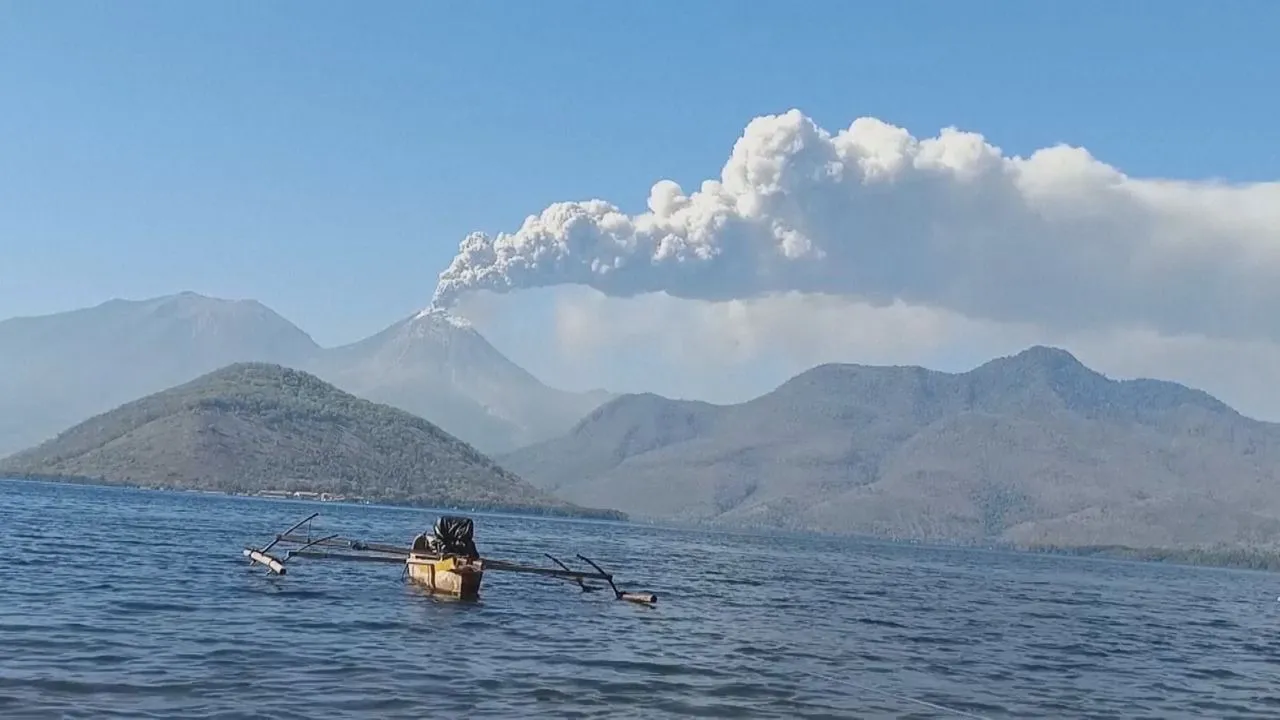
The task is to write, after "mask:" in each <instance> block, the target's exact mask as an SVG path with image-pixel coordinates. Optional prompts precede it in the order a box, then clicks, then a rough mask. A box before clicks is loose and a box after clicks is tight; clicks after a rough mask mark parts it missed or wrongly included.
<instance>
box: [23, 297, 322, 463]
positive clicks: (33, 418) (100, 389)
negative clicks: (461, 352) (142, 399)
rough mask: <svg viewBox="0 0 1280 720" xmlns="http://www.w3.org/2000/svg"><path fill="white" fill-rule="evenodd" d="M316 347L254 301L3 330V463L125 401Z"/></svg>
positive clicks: (210, 302) (194, 300)
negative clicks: (229, 368) (238, 365)
mask: <svg viewBox="0 0 1280 720" xmlns="http://www.w3.org/2000/svg"><path fill="white" fill-rule="evenodd" d="M319 350H320V348H319V347H318V346H317V345H316V344H315V342H313V341H312V339H311V337H310V336H308V335H307V334H306V333H305V332H303V331H302V330H299V329H298V328H297V327H296V326H294V325H293V324H292V323H290V322H289V321H288V320H285V319H284V318H282V317H280V316H279V315H277V314H276V313H275V312H273V311H271V310H270V309H269V308H267V307H265V306H263V305H262V304H261V303H259V302H257V301H254V300H221V299H215V298H208V297H204V296H202V295H197V294H196V293H190V292H187V293H180V294H177V295H169V296H166V297H160V298H152V299H149V300H111V301H109V302H106V303H103V304H101V305H97V306H95V307H91V308H85V309H81V310H74V311H71V312H65V313H58V314H55V315H45V316H40V317H21V318H13V319H10V320H5V321H2V322H0V456H2V455H4V454H6V453H8V452H12V451H13V450H16V449H18V448H19V447H23V446H26V445H30V444H33V443H36V442H39V441H41V440H45V439H47V438H48V437H50V436H52V435H53V433H55V432H57V431H58V430H61V429H62V428H65V427H67V426H69V425H71V424H73V423H76V422H79V421H81V420H84V419H85V418H87V417H89V416H91V415H94V414H96V413H100V412H103V411H105V410H107V409H110V408H112V407H115V406H116V405H119V404H121V403H123V402H126V401H128V400H131V399H133V398H137V397H139V396H141V395H145V394H147V393H151V392H155V391H157V390H161V389H163V388H166V387H170V386H172V385H176V384H178V383H181V382H186V381H188V380H191V379H193V378H195V377H197V376H199V375H201V374H203V373H207V372H210V371H212V370H214V369H216V368H219V367H222V366H224V365H227V364H230V363H233V362H236V361H239V360H265V361H270V362H278V363H283V364H290V365H294V364H300V363H303V362H306V361H308V360H309V359H310V358H311V357H313V356H314V354H315V353H317V352H318V351H319Z"/></svg>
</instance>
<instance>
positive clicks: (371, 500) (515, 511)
mask: <svg viewBox="0 0 1280 720" xmlns="http://www.w3.org/2000/svg"><path fill="white" fill-rule="evenodd" d="M0 480H17V481H23V482H38V483H49V484H53V485H88V486H93V487H112V488H127V489H130V490H145V491H148V492H184V493H194V494H197V495H221V496H223V497H246V498H255V499H259V500H286V501H290V502H318V503H331V504H337V505H378V506H383V507H398V508H424V509H431V510H443V511H448V512H459V513H466V512H473V513H503V514H509V515H520V516H526V517H536V518H541V517H546V518H570V519H575V520H596V521H606V522H630V521H631V519H630V517H629V516H628V515H627V514H626V513H624V512H622V511H620V510H607V509H598V508H581V509H580V510H569V509H563V508H556V507H541V506H531V505H519V504H515V505H513V504H506V503H484V502H476V503H449V502H431V501H428V500H425V499H424V500H419V499H416V498H397V497H364V496H359V497H355V496H352V497H344V496H338V497H333V498H329V499H325V498H324V497H322V496H323V495H325V494H326V493H320V492H315V493H312V492H310V491H299V492H305V494H304V495H294V494H293V491H283V490H274V489H273V490H261V491H257V492H233V491H227V490H205V489H201V488H187V487H176V486H163V485H139V484H136V483H132V482H123V481H116V480H109V479H106V478H95V477H87V476H82V475H44V474H39V473H25V474H13V475H7V476H4V477H0Z"/></svg>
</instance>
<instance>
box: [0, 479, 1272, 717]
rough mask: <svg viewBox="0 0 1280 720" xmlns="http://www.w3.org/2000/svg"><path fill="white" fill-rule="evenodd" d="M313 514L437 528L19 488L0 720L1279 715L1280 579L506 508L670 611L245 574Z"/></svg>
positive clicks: (1, 589)
mask: <svg viewBox="0 0 1280 720" xmlns="http://www.w3.org/2000/svg"><path fill="white" fill-rule="evenodd" d="M316 510H319V511H321V513H322V514H321V516H320V517H319V518H317V519H316V521H315V527H314V530H315V532H316V533H323V534H329V533H333V532H341V533H343V534H344V535H347V536H351V537H359V538H363V539H375V540H386V541H389V542H400V543H407V542H408V541H409V540H410V539H411V538H412V536H413V535H414V534H416V533H417V532H419V531H421V530H423V529H426V528H428V527H429V526H430V524H431V522H432V521H433V520H434V517H435V513H430V512H425V511H421V510H408V509H398V508H381V507H371V506H352V505H341V504H334V503H326V504H320V503H303V502H289V501H270V500H257V499H248V498H233V497H224V496H216V495H198V494H187V493H168V492H145V491H135V490H125V489H113V488H94V487H78V486H69V485H53V484H42V483H26V482H12V481H0V549H2V551H0V717H3V718H28V717H30V718H44V717H58V718H64V717H67V718H109V717H130V718H147V717H163V718H238V717H245V718H251V717H252V718H262V717H271V718H424V717H445V718H480V717H511V718H529V717H557V718H588V717H598V718H617V717H637V718H646V717H653V718H663V717H736V718H863V717H865V718H882V717H883V718H947V717H989V718H996V717H1008V718H1104V717H1105V718H1112V717H1114V718H1121V717H1123V718H1143V717H1149V718H1181V717H1211V718H1275V717H1280V603H1278V602H1277V596H1280V576H1276V575H1270V574H1265V573H1257V572H1247V571H1235V570H1222V569H1207V568H1184V567H1176V566H1168V565H1154V564H1141V563H1132V562H1120V561H1109V560H1095V559H1084V558H1058V557H1048V556H1028V555H1018V554H1011V553H996V552H984V551H975V550H963V549H948V548H929V547H919V546H908V545H894V544H889V543H875V542H865V541H851V540H835V539H822V538H809V537H800V538H796V537H761V536H752V535H734V534H717V533H710V532H690V531H673V530H664V529H656V528H650V527H645V526H637V525H626V524H611V523H597V522H579V521H565V520H547V519H525V518H515V517H505V516H490V515H476V516H475V518H476V520H477V523H476V525H477V527H476V532H477V543H478V544H479V546H480V548H481V551H482V552H483V553H485V554H488V555H492V556H498V557H505V558H510V559H515V560H526V561H530V562H544V560H543V558H542V556H541V553H542V552H543V551H548V552H551V553H553V554H557V555H559V556H561V557H573V555H574V553H575V552H581V553H583V554H584V555H587V556H589V557H592V558H593V559H595V560H597V562H600V563H602V564H603V565H604V566H605V567H606V568H607V569H609V570H611V571H613V572H614V573H615V574H616V575H617V577H618V580H619V584H620V585H621V586H622V587H624V588H627V589H642V590H651V591H654V592H657V593H658V595H659V601H658V604H657V605H656V606H655V607H652V608H648V607H643V606H637V605H632V604H630V603H624V602H618V601H614V600H612V599H611V598H609V597H605V596H604V595H605V594H604V593H590V594H584V593H582V592H580V591H579V590H578V589H577V588H576V587H575V586H573V585H570V584H568V583H564V582H560V581H555V580H549V579H545V578H538V577H533V576H524V575H510V574H500V573H490V574H487V575H486V576H485V581H484V582H485V585H484V592H483V597H482V599H481V600H480V601H479V602H475V603H464V602H457V601H448V600H441V599H433V598H432V597H431V596H428V595H425V594H424V593H422V592H421V591H419V590H417V589H416V588H415V587H414V586H413V585H411V584H409V583H407V582H406V581H404V580H403V579H402V578H401V568H400V567H398V566H396V565H384V564H365V563H351V562H337V561H318V560H307V559H296V560H295V561H293V563H292V564H291V566H290V567H291V570H290V574H288V575H287V576H285V577H269V576H266V575H264V574H263V572H262V570H261V569H251V568H250V567H249V566H248V565H247V561H246V560H245V559H244V558H243V557H242V556H241V554H240V550H241V548H242V547H243V545H244V544H246V543H251V544H260V543H261V542H264V538H266V539H269V538H270V537H272V536H273V534H274V533H275V532H277V531H279V530H283V529H284V528H285V527H287V526H288V525H290V524H292V523H293V522H294V521H296V520H298V519H301V518H302V517H305V516H306V515H308V514H310V513H311V512H314V511H316Z"/></svg>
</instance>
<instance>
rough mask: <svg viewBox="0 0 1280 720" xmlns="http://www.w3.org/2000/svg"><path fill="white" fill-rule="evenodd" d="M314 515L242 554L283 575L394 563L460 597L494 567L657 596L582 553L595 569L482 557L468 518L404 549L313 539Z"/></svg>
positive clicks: (586, 587)
mask: <svg viewBox="0 0 1280 720" xmlns="http://www.w3.org/2000/svg"><path fill="white" fill-rule="evenodd" d="M319 514H320V513H312V514H311V515H309V516H307V517H306V518H303V519H302V520H301V521H300V522H298V523H297V524H295V525H294V526H293V527H291V528H289V529H288V530H285V531H284V532H282V533H279V534H277V535H276V537H275V539H274V540H272V541H271V542H270V543H268V544H267V545H266V546H264V547H262V548H255V547H249V546H245V548H244V556H245V557H247V558H249V564H250V565H254V564H257V565H262V566H264V567H265V568H267V572H268V573H274V574H276V575H284V574H286V573H287V572H288V567H287V566H286V564H285V563H287V562H289V561H290V560H292V559H293V558H314V559H322V560H358V561H365V562H383V563H397V564H402V565H404V568H405V570H404V572H405V574H407V575H408V576H409V579H410V580H412V581H413V582H416V583H418V584H419V585H421V586H423V587H424V588H426V589H427V590H428V591H430V592H433V593H438V594H442V595H449V596H453V597H456V598H460V599H465V600H472V599H475V598H477V597H479V594H480V582H481V580H483V578H484V573H485V571H486V570H495V571H501V572H514V573H526V574H529V575H542V576H545V577H550V578H557V579H560V580H566V581H569V582H572V583H574V584H576V585H577V586H578V587H580V588H581V589H582V591H583V592H594V591H596V590H603V589H604V587H603V586H601V585H591V584H589V583H588V582H587V581H588V580H598V581H604V582H606V583H608V584H609V588H610V589H611V590H613V594H614V597H616V598H617V599H618V600H627V601H629V602H634V603H640V604H643V605H652V604H653V603H656V602H657V601H658V596H657V595H655V594H654V593H651V592H628V591H625V590H619V589H618V587H617V586H616V585H614V584H613V576H612V575H610V574H609V573H607V572H605V571H604V570H603V569H601V567H600V566H599V565H597V564H595V563H594V562H592V561H591V560H590V559H589V558H586V557H583V556H582V555H578V559H579V560H581V561H583V562H585V563H587V564H588V565H590V566H591V567H592V568H594V569H595V572H580V571H577V570H572V569H570V568H569V566H568V565H565V564H564V563H563V562H561V561H560V560H558V559H557V558H555V557H552V556H551V555H550V554H547V553H544V555H546V556H547V557H548V558H549V559H550V560H551V561H552V562H554V563H555V564H556V565H558V566H559V568H558V569H557V568H547V567H538V566H535V565H520V564H517V563H513V562H508V561H506V560H495V559H491V558H482V557H480V553H479V552H477V551H476V545H475V541H474V539H473V536H474V533H475V524H474V523H473V522H472V520H471V518H468V517H459V516H455V515H445V516H442V517H440V518H439V519H437V520H436V523H435V527H434V528H432V531H431V532H430V533H425V532H424V533H422V534H420V535H418V536H417V537H416V538H414V539H413V543H412V544H411V545H410V546H409V547H407V548H406V547H400V546H397V545H389V544H386V543H377V542H365V541H363V540H352V539H350V538H344V537H340V536H339V535H326V536H324V537H317V538H313V537H312V535H311V521H312V520H314V519H315V518H316V516H318V515H319ZM303 525H306V526H307V529H306V532H305V534H297V531H298V529H299V528H301V527H302V526H303ZM281 543H283V544H284V545H291V546H294V547H293V549H289V550H286V551H285V552H284V553H279V552H278V551H277V555H272V554H271V550H272V548H274V547H275V546H276V545H277V544H281Z"/></svg>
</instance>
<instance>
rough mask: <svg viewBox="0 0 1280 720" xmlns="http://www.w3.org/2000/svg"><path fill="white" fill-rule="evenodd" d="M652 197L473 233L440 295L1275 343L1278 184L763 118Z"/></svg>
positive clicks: (869, 121)
mask: <svg viewBox="0 0 1280 720" xmlns="http://www.w3.org/2000/svg"><path fill="white" fill-rule="evenodd" d="M648 208H649V209H648V211H647V212H644V213H641V214H639V215H634V216H631V215H627V214H626V213H623V212H622V211H621V210H619V209H618V207H617V206H615V205H613V204H611V203H609V202H606V201H604V200H588V201H585V202H561V203H556V204H554V205H551V206H550V207H548V208H546V209H545V210H543V211H542V212H541V213H540V214H538V215H533V216H530V217H529V218H527V219H526V220H525V222H524V224H523V225H522V226H521V227H520V229H519V230H517V231H515V232H514V233H510V234H507V233H500V234H498V235H497V236H496V237H490V236H488V235H485V234H483V233H472V234H470V235H468V236H467V237H466V238H465V239H464V240H463V241H462V242H461V244H460V246H459V251H458V255H457V256H456V257H455V258H454V260H453V262H452V263H451V264H450V265H449V267H448V269H446V270H445V271H444V272H442V273H441V274H440V282H439V285H438V286H437V288H436V293H435V298H434V300H433V303H432V304H433V306H434V307H437V308H448V307H450V306H452V305H453V304H454V303H455V302H456V301H457V299H458V298H459V296H461V295H462V294H464V293H467V292H469V291H474V290H489V291H494V292H510V291H514V290H519V289H523V288H534V287H546V286H553V285H565V284H577V285H587V286H590V287H593V288H595V289H597V290H599V291H600V292H602V293H604V294H606V295H611V296H617V297H629V296H632V295H637V294H641V293H651V292H664V293H667V294H669V295H671V296H674V297H678V298H687V299H697V300H729V299H748V298H754V297H760V296H763V295H769V294H773V293H778V292H784V291H796V292H802V293H823V294H828V295H832V294H834V295H843V296H849V297H856V298H860V299H865V300H870V301H873V302H886V303H887V302H891V301H894V300H900V301H905V302H909V303H915V304H922V305H929V306H934V307H939V308H945V309H948V310H952V311H955V312H959V313H962V314H964V315H967V316H969V317H973V318H983V319H989V320H995V321H1004V322H1031V323H1035V324H1037V325H1039V326H1042V327H1047V328H1059V329H1066V330H1079V329H1085V328H1096V327H1099V326H1122V327H1147V328H1151V329H1153V330H1156V331H1159V332H1162V333H1168V334H1180V333H1197V334H1202V335H1206V336H1220V337H1235V338H1244V337H1255V338H1268V339H1272V340H1280V320H1276V319H1275V318H1280V312H1276V310H1277V309H1280V302H1278V301H1280V183H1260V184H1253V185H1234V186H1233V185H1223V184H1216V183H1207V182H1181V181H1167V180H1159V179H1137V178H1131V177H1128V176H1126V175H1124V174H1123V173H1121V172H1120V171H1118V170H1117V169H1115V168H1113V167H1111V166H1109V165H1106V164H1105V163H1102V162H1100V161H1098V160H1096V159H1094V158H1093V157H1092V156H1091V155H1090V154H1089V153H1088V152H1087V151H1085V150H1083V149H1080V148H1074V147H1068V146H1064V145H1058V146H1054V147H1050V148H1045V149H1042V150H1038V151H1036V152H1035V153H1033V154H1032V155H1031V156H1030V157H1027V158H1021V157H1006V156H1005V155H1004V153H1002V152H1001V150H1000V149H999V148H998V147H995V146H994V145H991V144H990V143H988V142H986V140H985V139H984V138H983V137H982V136H981V135H978V134H974V133H969V132H962V131H959V130H956V129H954V128H947V129H944V130H943V131H942V132H941V133H939V134H938V136H937V137H932V138H925V139H917V138H915V137H912V136H911V134H910V133H908V132H907V131H906V130H904V129H903V128H899V127H894V126H893V125H890V124H888V123H885V122H882V121H880V120H877V119H875V118H859V119H858V120H856V121H854V122H853V124H852V125H850V126H849V128H848V129H846V130H842V131H840V132H837V133H835V134H832V133H830V132H828V131H826V130H824V129H822V128H820V127H818V126H817V125H816V124H815V123H814V122H813V121H812V120H810V119H809V118H807V117H805V116H804V115H803V114H801V113H800V112H799V111H797V110H792V111H790V112H787V113H785V114H782V115H770V116H764V117H759V118H756V119H754V120H752V121H751V123H750V124H748V125H747V127H746V130H745V131H744V132H743V134H742V136H741V137H740V138H739V139H738V141H737V142H736V143H735V145H734V148H733V152H732V154H731V155H730V157H729V160H728V161H727V162H726V163H725V165H724V167H723V169H722V170H721V173H720V178H719V179H718V180H707V181H705V182H703V183H702V186H701V188H699V189H698V190H697V191H695V192H693V193H691V194H686V193H685V191H684V190H683V189H682V188H681V187H680V186H679V185H677V184H676V183H673V182H671V181H667V180H663V181H660V182H658V183H657V184H656V185H654V186H653V189H652V190H651V192H650V194H649V200H648Z"/></svg>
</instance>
